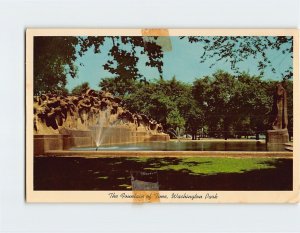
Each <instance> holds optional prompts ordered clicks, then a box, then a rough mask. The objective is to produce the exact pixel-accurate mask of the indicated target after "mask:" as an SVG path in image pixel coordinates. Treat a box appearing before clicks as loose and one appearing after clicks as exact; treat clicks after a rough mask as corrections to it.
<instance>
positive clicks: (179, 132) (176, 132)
mask: <svg viewBox="0 0 300 233" xmlns="http://www.w3.org/2000/svg"><path fill="white" fill-rule="evenodd" d="M167 132H168V133H170V134H172V135H173V136H174V137H175V138H176V139H177V141H178V142H180V138H182V137H181V135H182V134H183V129H180V128H179V127H176V130H174V129H173V128H169V129H168V131H167Z"/></svg>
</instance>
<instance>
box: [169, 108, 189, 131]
mask: <svg viewBox="0 0 300 233" xmlns="http://www.w3.org/2000/svg"><path fill="white" fill-rule="evenodd" d="M166 123H167V125H168V126H169V128H173V129H176V128H179V129H183V128H184V126H185V119H184V118H183V117H182V116H181V115H180V112H179V111H178V109H176V108H175V109H173V110H171V111H170V112H169V114H168V115H167V117H166Z"/></svg>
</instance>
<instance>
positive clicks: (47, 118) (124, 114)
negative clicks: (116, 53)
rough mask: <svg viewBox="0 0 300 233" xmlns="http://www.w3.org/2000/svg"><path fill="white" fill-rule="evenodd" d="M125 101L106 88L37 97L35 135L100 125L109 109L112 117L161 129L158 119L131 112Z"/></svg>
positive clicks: (135, 124)
mask: <svg viewBox="0 0 300 233" xmlns="http://www.w3.org/2000/svg"><path fill="white" fill-rule="evenodd" d="M121 103H122V100H121V99H120V98H118V97H114V96H113V95H112V94H111V93H109V92H105V91H99V92H96V91H94V90H91V89H88V90H86V91H85V92H83V93H82V94H81V95H80V96H57V95H55V94H52V93H47V94H42V95H41V96H35V97H34V119H33V121H34V132H35V134H48V133H55V134H58V133H59V130H60V129H82V130H89V128H90V127H93V126H95V125H96V124H97V121H98V120H99V117H101V114H100V113H101V112H104V111H107V110H109V112H110V114H109V115H110V118H111V119H117V120H120V124H123V125H127V126H128V127H134V128H136V129H137V128H138V127H139V126H143V128H145V129H147V130H149V129H150V128H151V130H152V129H155V130H156V131H160V132H162V127H161V125H160V124H158V123H157V122H156V121H154V120H152V121H150V120H149V118H148V117H147V116H146V115H144V114H132V113H131V112H130V111H128V110H127V109H125V108H124V107H123V106H122V104H121ZM158 129H159V130H158Z"/></svg>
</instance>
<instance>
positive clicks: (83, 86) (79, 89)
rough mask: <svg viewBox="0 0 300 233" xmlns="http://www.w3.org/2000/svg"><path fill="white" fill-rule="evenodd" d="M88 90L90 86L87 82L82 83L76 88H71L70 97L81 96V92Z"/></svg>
mask: <svg viewBox="0 0 300 233" xmlns="http://www.w3.org/2000/svg"><path fill="white" fill-rule="evenodd" d="M89 88H90V85H89V83H88V82H84V83H82V84H80V85H78V86H76V87H74V88H73V90H72V91H71V93H72V95H81V94H82V93H83V92H85V91H86V90H87V89H89Z"/></svg>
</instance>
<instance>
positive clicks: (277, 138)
mask: <svg viewBox="0 0 300 233" xmlns="http://www.w3.org/2000/svg"><path fill="white" fill-rule="evenodd" d="M287 142H289V133H288V131H287V129H276V130H267V147H268V150H270V151H278V150H279V151H281V150H284V147H285V145H284V144H285V143H287Z"/></svg>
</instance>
